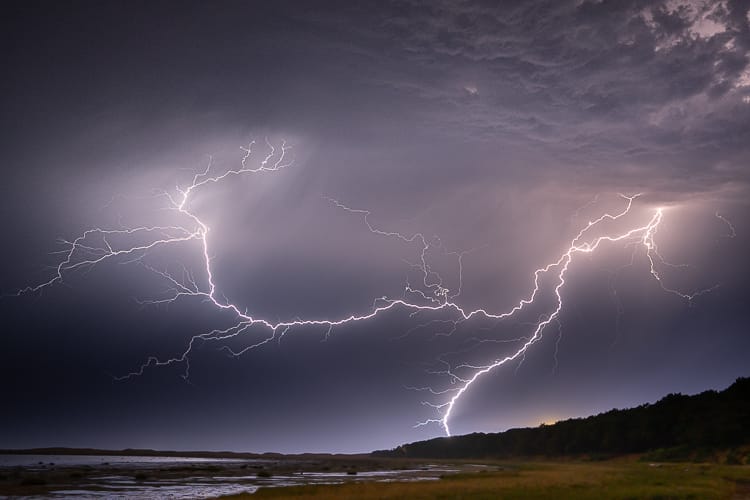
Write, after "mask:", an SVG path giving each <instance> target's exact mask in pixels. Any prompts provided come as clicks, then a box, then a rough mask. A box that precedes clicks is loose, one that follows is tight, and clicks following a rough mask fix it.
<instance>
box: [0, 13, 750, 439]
mask: <svg viewBox="0 0 750 500" xmlns="http://www.w3.org/2000/svg"><path fill="white" fill-rule="evenodd" d="M496 4H498V2H465V1H462V2H455V1H448V0H446V1H429V2H427V1H425V2H420V1H409V0H399V1H377V2H375V1H372V2H349V1H342V2H332V1H330V2H302V1H300V2H292V1H273V2H271V1H269V2H261V1H245V2H239V1H237V2H235V1H222V2H151V1H142V2H138V1H131V2H81V1H76V2H69V3H60V2H13V3H11V4H10V5H6V6H5V7H4V8H3V13H2V16H1V17H2V21H0V22H1V23H2V25H3V26H2V28H3V29H2V34H1V35H0V36H1V37H2V41H3V47H4V49H3V51H2V55H0V58H2V61H3V64H2V66H3V68H4V69H5V70H4V72H3V73H4V77H3V78H2V80H0V105H1V106H2V113H0V120H1V122H0V123H1V124H0V127H2V134H0V145H1V146H2V147H1V148H0V151H2V156H3V157H2V160H3V161H2V167H0V168H2V177H1V181H0V194H1V196H0V213H2V214H3V220H4V221H5V223H4V224H3V228H4V229H3V236H2V245H0V292H2V293H5V294H11V295H12V294H13V293H14V292H16V291H17V290H19V289H22V288H23V287H26V286H29V285H31V286H34V285H37V284H40V283H43V282H46V281H47V280H49V279H50V278H52V277H53V276H54V275H55V270H54V267H51V266H55V265H57V264H58V263H59V262H61V260H63V259H64V258H65V256H64V255H61V254H59V253H53V252H56V251H59V250H61V249H64V248H65V245H64V243H60V239H62V240H67V241H71V240H72V239H74V238H76V237H77V236H80V235H81V234H83V233H84V231H86V230H87V229H90V228H92V227H100V228H107V229H118V228H123V227H137V226H151V225H160V224H174V223H175V222H174V221H175V220H176V219H172V217H174V216H175V214H174V211H171V212H170V211H166V210H164V198H163V197H159V196H156V197H155V193H158V192H164V191H166V192H170V193H172V194H173V195H176V194H177V193H178V191H176V189H175V187H176V186H181V187H182V188H183V189H184V188H185V187H186V186H187V185H189V183H190V181H191V179H192V178H193V175H194V174H195V173H196V172H199V171H202V170H203V169H205V167H206V165H208V162H209V158H210V161H211V162H212V163H211V165H212V166H211V168H212V172H219V173H220V172H225V171H227V170H228V169H236V168H239V167H240V166H241V161H242V159H243V157H244V156H245V151H244V150H243V149H242V148H243V147H247V146H248V144H249V143H250V141H252V140H255V141H256V144H255V146H254V152H253V155H252V156H251V157H249V158H248V160H247V165H250V166H252V167H258V166H260V163H261V161H262V160H263V158H264V156H265V155H266V154H267V153H266V151H267V149H265V148H266V145H265V139H266V138H267V139H268V141H269V143H270V144H272V145H274V146H275V147H276V148H278V147H280V145H281V144H282V142H283V141H286V144H287V145H289V146H291V148H292V149H291V150H290V152H289V153H290V156H289V158H293V163H292V164H291V165H290V166H289V167H287V168H284V169H282V170H280V171H278V172H264V173H262V174H243V175H238V176H232V177H229V178H227V179H225V180H224V181H222V182H220V183H212V184H210V185H207V186H205V187H202V188H201V189H198V190H196V193H195V195H194V197H193V198H191V202H190V207H191V210H192V211H193V213H195V214H198V215H199V217H200V219H201V221H202V222H204V223H205V224H206V225H207V226H208V227H210V228H211V229H210V233H209V236H207V239H208V241H209V243H210V254H211V255H210V256H211V270H212V273H213V278H214V283H215V285H216V288H217V295H216V297H220V300H221V301H222V303H231V304H234V305H236V306H237V307H238V308H239V309H240V310H242V311H243V312H244V311H248V312H249V313H250V314H252V315H253V317H259V318H264V319H266V320H268V321H270V322H278V321H288V320H293V319H295V318H305V319H323V318H329V319H330V318H333V319H338V318H341V317H346V316H348V315H350V314H367V313H368V312H370V311H371V310H372V307H373V301H374V300H375V299H378V298H381V297H388V298H399V297H403V296H404V287H405V286H406V285H407V283H408V284H410V285H414V286H415V287H417V288H419V283H420V279H421V275H420V272H419V269H417V268H415V266H414V265H415V264H418V263H419V262H420V253H421V245H420V244H419V241H418V240H415V241H411V242H409V241H404V240H401V239H399V238H396V237H392V236H391V237H389V236H385V235H378V234H372V233H371V232H369V231H368V226H367V224H366V222H369V223H370V224H371V225H372V226H373V227H375V228H377V229H380V230H383V231H386V232H399V233H400V234H402V235H407V236H409V235H413V234H416V233H421V234H423V235H424V236H425V238H426V240H427V242H428V243H429V250H428V252H427V254H426V258H427V261H428V263H429V265H430V269H432V270H434V271H435V272H436V273H439V274H440V276H441V277H442V279H443V286H445V288H446V289H449V290H450V292H449V293H450V294H455V298H454V299H453V300H454V301H455V302H456V303H457V304H458V305H460V306H461V307H463V308H465V309H466V310H474V309H478V308H484V309H486V310H489V311H493V312H498V313H499V312H503V311H506V310H509V309H511V308H512V307H513V306H514V305H516V304H517V303H518V302H519V301H520V300H521V299H523V298H526V297H528V295H529V294H530V292H531V291H532V290H533V287H534V270H535V269H537V268H539V267H543V266H545V265H546V264H548V263H550V262H554V261H556V260H557V259H558V258H559V257H560V256H561V255H562V254H563V253H564V252H565V250H566V249H567V248H568V245H569V244H570V241H571V240H572V239H573V237H574V236H575V235H576V234H577V233H578V231H580V230H581V229H582V228H583V227H585V226H586V224H587V222H588V221H589V220H593V219H595V218H596V217H599V216H601V215H602V214H604V213H607V212H610V213H616V212H618V211H620V210H622V209H623V208H624V207H625V205H626V200H624V199H623V198H621V197H620V196H618V193H622V194H626V195H634V194H637V193H643V194H642V196H640V197H639V198H637V199H636V200H635V203H634V207H633V211H632V213H630V214H629V216H628V218H627V220H624V221H623V224H622V225H619V226H618V225H611V226H606V227H604V228H603V229H602V230H603V231H619V230H622V228H624V227H626V226H627V225H628V224H630V225H631V226H633V227H635V226H640V225H643V224H644V223H646V222H647V221H648V220H649V218H650V217H651V216H652V215H653V213H654V211H655V210H656V209H657V208H659V207H666V209H665V211H664V218H663V221H662V222H661V223H660V225H659V229H658V231H657V233H656V235H655V242H656V243H657V244H658V250H659V252H660V254H661V256H662V257H664V260H665V261H666V262H662V261H657V262H656V270H655V272H656V274H657V275H658V276H659V277H660V278H661V282H660V281H657V280H656V279H655V277H654V275H653V274H651V273H650V263H649V260H648V257H647V255H646V253H645V250H646V249H645V247H644V246H643V245H642V244H637V239H636V241H635V243H636V244H633V243H634V242H633V241H625V242H620V243H617V244H614V243H612V244H605V245H602V247H601V248H600V249H598V250H597V252H596V253H594V254H591V255H578V256H576V258H575V259H574V260H573V262H572V263H571V265H570V269H569V271H568V274H567V275H566V281H565V285H564V287H562V288H561V296H562V298H563V307H562V308H561V310H560V313H559V315H558V316H556V318H555V321H553V322H552V323H551V324H550V325H549V326H548V327H547V328H545V329H543V330H542V332H541V338H540V340H539V341H537V342H535V343H534V344H533V345H532V346H531V347H530V348H529V349H528V351H527V352H526V354H525V356H522V357H519V358H517V359H516V360H514V361H513V362H508V363H507V364H505V365H503V366H501V367H498V368H497V369H495V370H492V371H491V372H490V373H487V374H486V375H484V376H482V377H481V378H479V379H478V380H477V381H476V382H475V383H473V384H472V385H471V387H470V389H468V390H466V391H465V392H464V393H463V394H462V395H461V398H460V401H459V402H458V403H457V404H456V405H455V407H454V408H453V409H452V413H451V417H450V427H451V431H452V432H453V433H455V434H462V433H469V432H474V431H485V432H490V431H500V430H504V429H507V428H510V427H518V426H529V425H537V424H539V423H541V422H549V421H554V420H557V419H561V418H567V417H572V416H585V415H589V414H592V413H596V412H600V411H605V410H608V409H610V408H612V407H619V408H623V407H628V406H632V405H637V404H641V403H644V402H650V401H654V400H656V399H658V398H659V397H661V396H663V395H665V394H667V393H669V392H683V393H694V392H698V391H702V390H706V389H721V388H724V387H725V386H727V385H729V384H730V383H731V382H732V381H733V380H734V379H735V378H736V377H738V376H748V375H750V371H749V369H748V362H747V359H748V358H747V352H748V348H750V335H749V334H748V332H749V331H750V329H748V326H747V322H746V321H745V314H746V310H747V307H746V304H747V298H748V297H749V296H750V295H749V292H750V288H749V287H750V285H748V283H750V281H749V279H748V278H750V272H749V271H750V266H749V265H748V262H747V258H746V256H747V255H748V250H750V248H749V247H750V237H749V236H748V234H750V233H749V232H750V224H748V217H747V215H748V213H749V212H748V208H750V207H748V199H749V198H748V194H750V189H748V181H750V171H749V170H748V161H749V160H750V66H749V65H748V56H749V55H750V20H749V18H748V5H749V4H748V2H747V1H733V0H727V1H702V0H669V1H666V2H653V1H645V0H644V1H641V0H622V1H621V0H618V1H585V0H577V1H567V0H565V1H549V2H542V1H535V0H532V1H529V0H525V1H519V2H502V7H498V6H497V5H496ZM329 198H333V199H335V200H338V201H339V202H340V203H342V204H344V205H346V206H348V207H351V208H354V209H360V210H368V211H370V212H371V215H370V216H369V217H368V220H367V221H365V220H364V219H363V217H362V213H351V212H347V211H346V210H344V209H341V208H340V207H337V206H336V205H335V204H334V203H332V202H331V201H330V200H329ZM628 227H630V226H628ZM99 244H101V241H100V242H99ZM118 244H119V243H118ZM123 244H124V243H123ZM460 252H466V253H464V254H463V257H462V258H461V262H460V263H459V262H458V259H457V254H458V253H460ZM128 257H131V258H128ZM132 257H138V259H137V260H135V261H134V259H133V258H132ZM202 258H203V254H202V250H201V246H200V244H199V242H197V241H191V242H187V243H184V244H176V245H165V246H162V247H159V248H157V249H156V250H155V251H153V252H148V253H137V254H133V255H128V256H126V258H117V259H115V258H113V259H107V260H106V261H104V262H102V263H100V264H99V265H96V266H91V267H87V268H86V269H83V270H79V271H72V272H69V273H65V275H64V279H63V280H62V282H55V283H53V284H52V285H51V286H49V287H45V288H44V289H43V290H42V291H41V293H38V292H36V293H26V294H22V295H21V296H20V297H14V296H6V297H3V298H2V299H0V332H1V333H0V338H1V339H2V349H0V391H2V394H3V397H2V406H3V408H4V411H2V412H1V415H0V448H12V447H34V446H91V447H106V448H125V447H148V448H162V449H210V450H225V449H231V450H241V451H257V452H264V451H281V452H301V451H331V452H360V451H370V450H372V449H379V448H390V447H393V446H396V445H398V444H401V443H403V442H409V441H416V440H419V439H425V438H429V437H434V436H439V435H443V433H444V429H443V428H442V427H441V425H439V424H434V423H433V424H430V425H426V426H422V427H416V428H415V427H414V426H415V424H417V423H419V422H422V421H425V420H428V419H435V418H437V419H439V418H440V415H441V411H444V407H443V409H442V410H441V409H436V408H434V407H433V406H430V405H438V406H439V405H440V404H442V403H445V402H446V401H447V400H448V399H449V398H450V396H451V395H452V394H455V389H456V387H460V386H461V382H460V381H459V380H456V379H452V378H451V377H450V376H446V374H445V373H444V372H445V371H446V370H447V369H451V370H457V371H456V372H455V373H458V374H459V376H469V375H471V374H472V373H475V372H476V369H472V368H471V367H473V366H486V364H487V363H491V362H492V361H493V360H495V359H498V357H502V356H505V355H508V354H512V353H513V352H516V351H517V349H518V348H519V347H520V346H521V345H522V344H523V342H525V340H524V339H528V338H530V335H531V334H532V332H533V327H534V325H535V324H537V323H538V322H539V321H542V320H544V318H547V317H548V316H549V314H550V313H551V312H552V311H553V310H554V303H555V301H554V295H553V288H554V286H555V283H554V280H552V278H553V276H549V277H548V279H547V280H546V281H545V279H543V280H542V282H541V287H542V292H540V297H539V301H538V302H537V303H536V304H534V305H533V307H532V308H531V309H530V310H529V311H527V312H525V313H524V314H521V315H519V316H514V317H513V318H512V319H511V320H510V321H490V320H488V319H487V318H475V319H472V320H471V321H466V322H462V323H459V324H457V325H455V328H454V323H452V322H451V321H453V320H455V319H456V315H455V314H454V312H451V311H448V310H442V311H438V312H435V313H429V312H419V313H418V314H412V313H414V310H412V309H409V308H404V307H394V308H393V309H392V310H389V311H386V312H384V313H383V314H379V315H377V316H376V317H375V318H373V319H371V320H368V321H363V322H358V323H356V324H347V325H344V326H340V327H336V328H333V329H332V330H331V331H330V332H328V330H327V328H325V327H296V328H292V329H290V330H289V331H287V332H286V333H285V334H284V335H283V337H281V338H280V339H278V338H276V339H274V340H273V341H272V342H269V343H267V344H265V345H263V346H261V347H259V348H257V349H252V350H249V351H248V352H246V353H245V354H244V355H243V356H240V357H232V356H229V355H228V353H227V350H226V349H223V350H222V349H221V347H222V345H226V346H228V347H231V348H232V349H234V350H239V349H242V348H244V347H247V346H250V345H253V344H255V343H257V342H259V341H261V340H263V339H265V338H267V337H268V335H269V332H268V330H267V329H264V328H262V327H253V328H249V329H248V330H247V331H245V332H243V333H242V334H241V335H238V336H237V337H234V338H232V339H229V340H228V341H227V342H216V341H210V342H198V343H196V345H195V348H194V349H193V350H192V351H191V352H190V355H189V365H190V371H189V375H190V376H189V377H188V379H187V381H186V380H185V379H184V378H183V377H182V375H184V373H185V370H186V368H187V364H186V363H185V362H181V363H174V364H172V365H170V366H164V367H159V368H157V367H153V366H150V367H148V368H147V369H146V370H144V372H143V374H142V375H141V376H137V377H132V378H129V379H128V380H124V381H118V380H116V378H117V377H120V376H122V375H126V374H128V373H130V372H133V371H138V370H139V368H140V367H141V365H142V364H143V363H144V362H146V361H147V360H148V358H149V356H156V357H157V358H159V359H161V360H164V359H169V358H172V357H179V356H180V355H181V354H182V353H183V352H184V351H185V350H186V348H187V347H188V346H189V345H190V339H191V338H192V337H193V336H195V335H199V334H202V333H205V332H208V331H211V330H213V329H216V328H219V329H221V328H226V327H228V326H229V325H231V324H232V322H233V321H234V322H236V320H237V318H236V315H235V316H233V315H232V314H231V313H228V312H227V311H222V310H220V309H218V308H217V307H215V306H214V305H212V304H211V303H207V302H206V301H200V300H195V298H182V299H179V300H177V301H174V302H173V303H170V304H161V305H158V306H155V305H144V304H143V303H142V302H143V301H144V300H149V299H157V300H158V299H159V298H163V297H165V296H169V289H170V285H169V283H168V282H167V281H168V280H166V279H165V278H164V276H162V275H159V274H155V273H154V272H153V269H158V270H163V271H168V272H169V275H170V276H173V277H178V276H179V279H181V280H184V279H187V280H188V281H182V282H183V283H186V282H189V280H190V279H192V280H194V282H195V284H196V286H198V287H205V286H206V284H207V277H206V275H205V266H203V261H202ZM667 262H669V263H671V264H675V265H669V264H668V263H667ZM185 276H188V277H189V278H185ZM435 276H437V275H431V279H434V278H435ZM190 277H192V278H190ZM422 284H424V283H422ZM459 286H460V291H461V293H460V295H458V294H457V292H458V290H459ZM664 288H667V289H670V290H676V291H679V292H680V293H683V294H687V295H689V294H693V293H695V292H698V291H701V290H709V289H710V291H709V292H707V293H703V294H700V295H698V296H696V297H695V298H694V299H693V300H687V299H685V298H683V297H680V296H679V295H678V294H676V293H671V292H669V291H667V290H665V289H664ZM432 290H434V288H432ZM421 291H422V292H425V291H426V292H430V289H429V288H427V289H425V288H424V287H423V288H422V289H421ZM416 295H417V294H414V293H412V294H410V295H409V296H408V298H409V300H414V301H418V299H420V297H417V296H416ZM423 298H424V297H422V299H423ZM461 365H470V366H469V367H466V366H464V367H463V368H460V366H461ZM461 370H463V371H461ZM415 387H416V388H426V387H430V388H432V389H433V390H434V391H435V392H442V391H444V390H446V389H449V390H450V389H454V391H453V392H450V391H449V392H447V393H442V394H431V393H430V391H427V390H421V391H418V390H414V389H413V388H415ZM424 402H427V403H429V404H423V403H424Z"/></svg>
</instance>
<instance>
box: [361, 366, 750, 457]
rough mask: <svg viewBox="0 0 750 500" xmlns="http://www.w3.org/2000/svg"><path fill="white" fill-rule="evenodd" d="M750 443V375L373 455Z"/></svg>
mask: <svg viewBox="0 0 750 500" xmlns="http://www.w3.org/2000/svg"><path fill="white" fill-rule="evenodd" d="M747 444H750V378H739V379H737V380H736V381H735V382H734V384H732V385H731V386H730V387H728V388H727V389H725V390H723V391H721V392H717V391H705V392H702V393H700V394H696V395H694V396H684V395H682V394H669V395H668V396H666V397H664V398H662V399H661V400H659V401H658V402H656V403H654V404H643V405H641V406H638V407H636V408H630V409H627V410H610V411H608V412H606V413H601V414H599V415H595V416H591V417H586V418H572V419H569V420H563V421H560V422H557V423H555V424H552V425H541V426H539V427H535V428H524V429H510V430H507V431H505V432H500V433H492V434H485V433H474V434H468V435H465V436H454V437H445V438H436V439H430V440H428V441H419V442H416V443H410V444H405V445H402V446H399V447H398V448H395V449H393V450H380V451H376V452H373V454H374V455H376V456H381V457H410V458H509V457H519V456H548V457H552V456H566V455H585V454H589V455H600V456H607V455H619V454H625V453H642V452H648V451H651V452H654V451H655V450H656V453H657V454H660V455H659V458H661V459H669V458H675V459H680V458H683V459H684V458H689V456H690V454H691V453H694V452H695V451H696V450H704V451H705V450H716V449H728V448H736V447H739V446H742V445H747Z"/></svg>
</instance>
